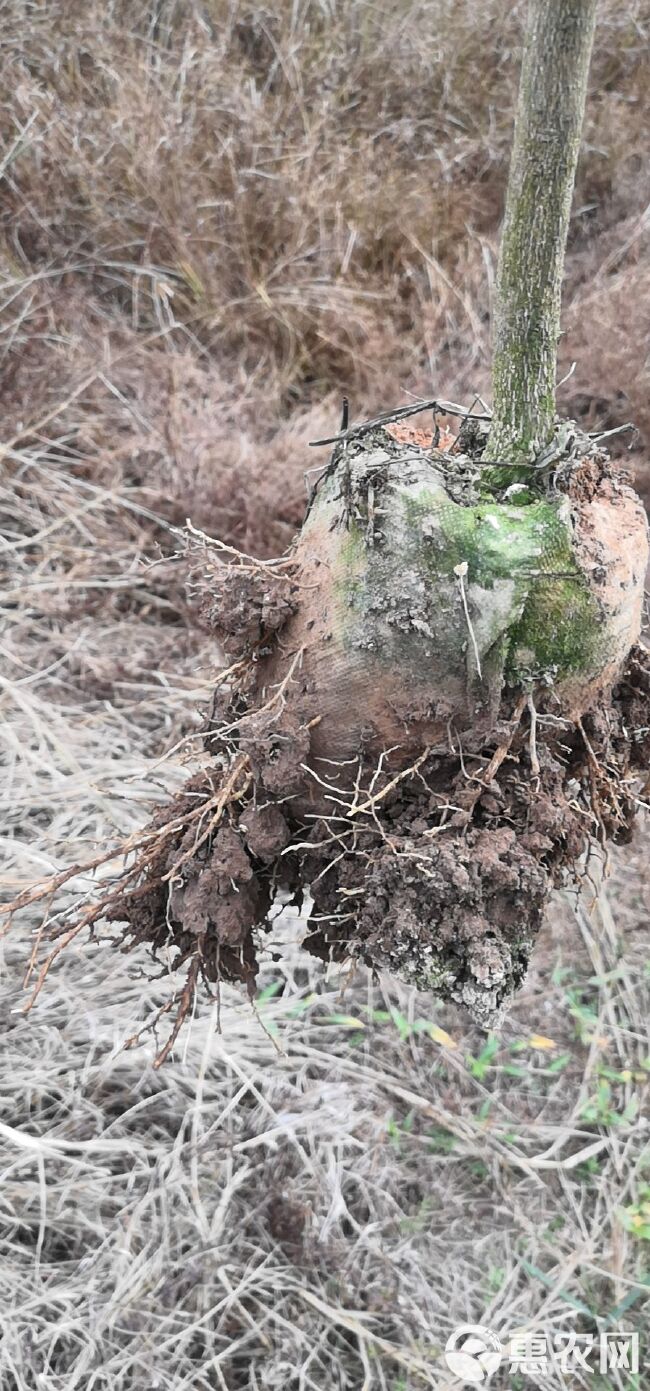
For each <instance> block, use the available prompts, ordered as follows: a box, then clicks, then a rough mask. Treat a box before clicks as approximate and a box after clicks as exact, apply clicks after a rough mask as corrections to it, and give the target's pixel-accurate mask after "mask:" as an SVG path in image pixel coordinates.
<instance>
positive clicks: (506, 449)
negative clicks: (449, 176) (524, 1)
mask: <svg viewBox="0 0 650 1391" xmlns="http://www.w3.org/2000/svg"><path fill="white" fill-rule="evenodd" d="M596 4H597V0H529V12H528V23H527V28H526V35H525V40H524V52H523V60H522V69H521V79H520V87H519V101H518V107H517V115H516V122H515V135H514V143H513V151H512V158H511V164H510V175H509V180H508V191H507V198H506V211H505V221H504V227H503V234H502V241H501V252H500V257H499V268H498V274H497V287H496V305H495V317H494V331H493V344H494V348H493V368H492V376H493V400H494V420H493V424H492V429H491V432H490V439H489V444H488V450H487V453H486V458H487V459H488V460H493V461H497V460H507V461H509V462H510V463H516V462H518V461H521V463H522V465H525V464H527V463H530V461H531V460H532V459H533V458H534V457H535V455H536V454H538V453H539V451H540V450H541V449H543V448H544V447H545V446H546V445H548V444H549V442H550V440H551V438H552V436H553V430H554V422H555V374H556V358H557V344H558V338H559V333H560V301H561V288H562V277H563V271H564V252H565V247H566V239H567V231H568V226H569V215H570V211H571V198H572V194H573V185H574V179H575V169H576V163H577V159H578V150H579V146H580V132H581V128H582V121H583V115H584V108H585V100H586V93H587V75H588V71H589V60H590V56H591V47H592V40H593V34H594V27H595V14H596ZM489 474H490V475H491V478H490V479H489V481H490V482H492V483H495V484H497V485H500V484H501V483H503V482H507V481H510V482H512V481H513V480H514V479H516V478H522V477H525V470H524V469H522V471H521V473H518V471H516V470H513V469H512V468H510V469H508V470H507V471H506V470H504V471H503V477H502V478H501V477H500V476H499V470H497V469H490V470H489Z"/></svg>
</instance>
